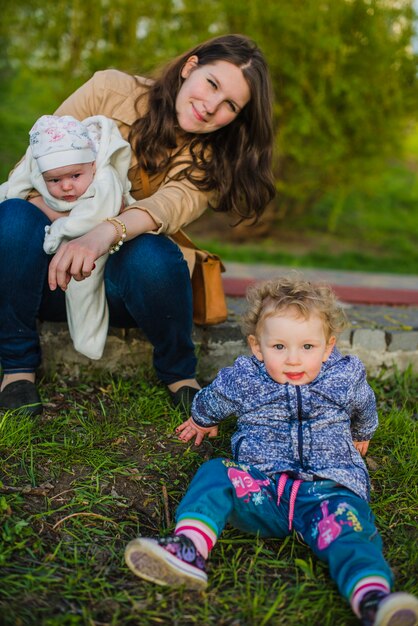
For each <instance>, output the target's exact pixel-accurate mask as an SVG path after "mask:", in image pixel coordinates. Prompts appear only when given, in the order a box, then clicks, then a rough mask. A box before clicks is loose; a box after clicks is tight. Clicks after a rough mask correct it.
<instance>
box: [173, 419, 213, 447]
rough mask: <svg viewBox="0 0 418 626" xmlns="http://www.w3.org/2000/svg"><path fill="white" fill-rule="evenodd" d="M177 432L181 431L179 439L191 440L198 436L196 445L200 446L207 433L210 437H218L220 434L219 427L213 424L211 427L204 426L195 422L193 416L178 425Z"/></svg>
mask: <svg viewBox="0 0 418 626" xmlns="http://www.w3.org/2000/svg"><path fill="white" fill-rule="evenodd" d="M176 433H180V434H179V439H181V440H182V441H190V439H193V437H196V439H195V445H196V446H200V444H201V443H202V441H203V439H204V438H205V436H206V435H208V436H209V437H216V435H217V434H218V427H217V426H211V427H210V428H202V426H198V425H197V424H195V423H194V421H193V420H192V418H191V417H189V419H188V420H186V421H185V422H183V424H180V426H177V428H176Z"/></svg>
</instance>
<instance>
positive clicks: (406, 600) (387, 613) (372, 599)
mask: <svg viewBox="0 0 418 626" xmlns="http://www.w3.org/2000/svg"><path fill="white" fill-rule="evenodd" d="M360 614H361V623H362V625H363V626H417V625H418V599H417V598H415V596H413V595H411V594H410V593H403V592H398V593H389V594H387V593H384V592H382V591H369V593H366V595H365V596H364V598H363V600H362V601H361V602H360Z"/></svg>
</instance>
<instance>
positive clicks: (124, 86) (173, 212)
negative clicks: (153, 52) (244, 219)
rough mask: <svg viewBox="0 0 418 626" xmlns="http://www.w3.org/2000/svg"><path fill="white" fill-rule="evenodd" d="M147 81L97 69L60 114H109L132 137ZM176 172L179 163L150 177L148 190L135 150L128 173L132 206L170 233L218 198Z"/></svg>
mask: <svg viewBox="0 0 418 626" xmlns="http://www.w3.org/2000/svg"><path fill="white" fill-rule="evenodd" d="M146 85H147V81H146V80H145V79H143V78H140V77H138V76H131V75H129V74H125V73H123V72H120V71H118V70H104V71H100V72H96V73H95V74H94V75H93V76H92V78H91V79H90V80H88V81H87V82H86V83H85V84H84V85H82V86H81V87H80V88H79V89H78V90H77V91H75V92H74V93H73V94H72V95H71V96H69V97H68V98H67V100H65V101H64V102H63V103H62V104H61V106H60V107H59V108H58V109H57V111H56V114H57V115H73V116H74V117H76V118H77V119H79V120H83V119H85V118H86V117H89V116H91V115H105V116H106V117H110V118H112V119H113V120H114V121H115V122H116V124H117V126H118V128H119V130H120V132H121V134H122V137H123V138H124V139H128V135H129V131H130V129H131V125H132V124H133V123H134V122H135V120H136V119H137V118H138V116H139V115H141V110H138V108H137V104H136V100H137V98H138V96H139V95H141V94H142V93H144V91H145V88H146ZM174 172H176V167H175V166H174V167H173V168H172V169H171V170H170V171H169V172H168V174H167V176H165V177H162V176H161V175H158V176H152V177H150V179H149V187H150V188H149V190H146V189H144V188H143V183H142V181H141V174H140V168H139V167H138V165H137V159H136V156H135V154H134V153H133V152H132V153H131V164H130V168H129V173H128V176H129V180H130V181H131V184H132V188H131V195H132V196H133V197H134V198H135V200H137V202H136V203H134V204H133V205H130V206H138V207H139V208H141V209H144V210H145V211H147V212H148V213H149V214H150V215H151V217H152V218H153V219H154V221H155V222H156V223H157V224H159V228H158V230H157V231H154V232H157V233H163V234H166V235H172V234H174V233H176V232H177V231H178V230H180V229H181V228H183V227H184V226H187V224H190V223H191V222H193V221H194V220H196V219H197V218H198V217H199V216H200V215H202V213H203V212H204V211H205V209H206V208H207V207H208V204H209V201H211V200H212V201H214V194H211V193H208V192H203V191H200V190H199V189H197V188H196V187H195V186H194V185H192V184H191V183H190V182H188V181H187V180H181V181H173V180H170V174H173V173H174ZM147 192H148V193H147ZM148 194H151V195H148ZM147 195H148V197H147ZM174 239H175V237H174Z"/></svg>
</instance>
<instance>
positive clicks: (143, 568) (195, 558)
mask: <svg viewBox="0 0 418 626" xmlns="http://www.w3.org/2000/svg"><path fill="white" fill-rule="evenodd" d="M125 561H126V564H127V566H128V567H129V569H130V570H131V571H132V572H133V573H134V574H135V576H139V577H140V578H144V579H145V580H150V581H151V582H153V583H157V584H158V585H169V586H172V587H180V586H181V585H186V587H187V588H188V589H204V588H205V587H206V586H207V584H208V577H207V574H206V572H205V559H204V558H203V557H202V555H201V554H200V553H199V552H198V551H197V550H196V548H195V545H194V543H193V541H192V540H191V539H189V538H188V537H185V536H184V535H172V536H170V537H160V538H159V539H148V538H145V537H139V538H138V539H133V540H132V541H130V542H129V543H128V545H127V546H126V550H125Z"/></svg>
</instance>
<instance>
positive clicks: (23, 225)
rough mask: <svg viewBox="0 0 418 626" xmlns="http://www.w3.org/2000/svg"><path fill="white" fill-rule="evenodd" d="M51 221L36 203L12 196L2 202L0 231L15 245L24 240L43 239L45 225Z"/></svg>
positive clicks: (0, 206) (26, 241)
mask: <svg viewBox="0 0 418 626" xmlns="http://www.w3.org/2000/svg"><path fill="white" fill-rule="evenodd" d="M49 223H50V221H49V219H48V218H47V217H46V215H44V214H43V213H42V211H40V210H39V209H38V208H37V207H36V206H35V205H33V204H31V203H30V202H26V200H21V199H19V198H12V199H10V200H5V201H4V202H2V203H0V231H1V234H2V239H3V240H6V238H7V239H8V240H9V241H12V242H13V245H14V246H17V245H19V242H23V243H24V244H25V245H28V244H29V243H30V242H31V241H34V240H35V239H36V240H40V241H41V242H42V241H43V238H44V235H45V226H46V225H47V224H49Z"/></svg>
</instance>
